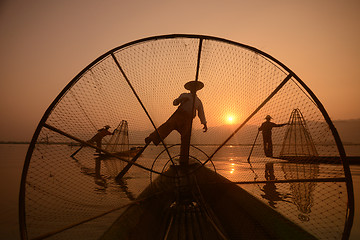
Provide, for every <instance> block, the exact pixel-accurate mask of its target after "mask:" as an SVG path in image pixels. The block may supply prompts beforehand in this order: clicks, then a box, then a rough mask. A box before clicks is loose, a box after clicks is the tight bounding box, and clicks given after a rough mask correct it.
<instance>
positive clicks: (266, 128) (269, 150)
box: [259, 115, 287, 157]
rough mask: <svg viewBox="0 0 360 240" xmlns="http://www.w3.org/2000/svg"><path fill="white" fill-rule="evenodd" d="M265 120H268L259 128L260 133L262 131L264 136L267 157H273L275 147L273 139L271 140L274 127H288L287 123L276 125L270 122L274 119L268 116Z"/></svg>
mask: <svg viewBox="0 0 360 240" xmlns="http://www.w3.org/2000/svg"><path fill="white" fill-rule="evenodd" d="M265 119H266V121H265V122H264V123H263V124H261V126H260V127H259V131H262V135H263V142H264V152H265V156H267V157H272V156H273V145H272V138H271V134H272V131H271V130H272V128H273V127H282V126H285V125H287V123H283V124H276V123H273V122H270V119H272V117H271V116H270V115H267V116H266V117H265Z"/></svg>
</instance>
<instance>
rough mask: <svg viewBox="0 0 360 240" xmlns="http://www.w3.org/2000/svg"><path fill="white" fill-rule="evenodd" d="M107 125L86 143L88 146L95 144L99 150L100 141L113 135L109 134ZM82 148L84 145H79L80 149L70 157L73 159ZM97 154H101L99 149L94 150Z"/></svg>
mask: <svg viewBox="0 0 360 240" xmlns="http://www.w3.org/2000/svg"><path fill="white" fill-rule="evenodd" d="M109 128H110V126H109V125H106V126H104V127H103V128H101V129H99V130H98V132H97V133H96V134H95V135H94V136H93V137H92V138H91V139H90V140H88V141H86V142H87V143H89V144H94V143H96V146H97V147H98V148H101V145H102V139H103V138H104V137H105V136H107V135H113V134H114V133H111V132H109ZM83 147H84V145H81V147H80V148H79V149H78V150H76V151H75V152H74V153H73V154H71V157H74V156H75V155H76V154H77V153H78V152H79V151H80V150H81V149H82V148H83ZM96 152H97V153H101V151H100V150H99V149H96Z"/></svg>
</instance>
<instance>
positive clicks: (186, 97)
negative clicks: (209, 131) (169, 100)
mask: <svg viewBox="0 0 360 240" xmlns="http://www.w3.org/2000/svg"><path fill="white" fill-rule="evenodd" d="M173 104H174V106H177V105H179V104H180V106H179V109H181V110H183V111H185V112H188V113H189V114H191V110H192V107H193V95H192V93H182V94H181V95H180V96H179V97H178V98H177V99H175V100H174V102H173ZM196 111H197V112H198V116H199V118H200V122H201V123H202V124H206V118H205V113H204V107H203V104H202V102H201V100H200V99H199V98H198V97H197V96H195V105H194V113H193V118H195V116H196Z"/></svg>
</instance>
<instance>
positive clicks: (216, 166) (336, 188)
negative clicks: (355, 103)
mask: <svg viewBox="0 0 360 240" xmlns="http://www.w3.org/2000/svg"><path fill="white" fill-rule="evenodd" d="M189 81H201V82H202V83H204V88H203V89H201V90H199V91H198V92H197V93H196V94H197V96H198V97H199V99H200V100H201V102H202V104H203V107H204V112H205V116H206V121H207V127H208V131H207V132H203V125H202V124H201V123H200V120H199V118H198V117H195V118H194V119H193V123H192V131H191V140H190V144H191V146H190V153H189V155H190V156H191V157H193V158H195V159H197V160H198V161H200V162H201V163H202V164H204V166H205V167H208V168H210V169H212V170H215V171H216V172H217V173H218V174H220V175H222V176H224V177H226V178H228V179H229V180H231V181H233V182H235V183H236V184H237V185H238V186H239V187H241V188H243V189H245V190H246V191H248V192H249V193H250V194H252V195H253V196H255V197H256V199H257V200H259V201H261V202H263V203H264V204H266V205H268V206H269V208H272V209H275V210H276V211H277V212H279V213H280V214H281V215H282V216H284V217H285V218H287V219H289V220H290V221H292V222H294V223H295V224H297V225H299V226H300V227H301V228H303V229H304V230H306V231H307V232H309V233H310V234H311V235H313V236H315V237H316V238H319V239H341V238H342V237H343V236H345V237H346V236H348V234H349V232H350V229H351V223H352V216H353V209H352V206H353V205H352V204H353V195H352V194H353V193H352V184H351V176H350V172H349V167H348V163H347V161H346V158H345V153H344V151H343V147H342V144H341V141H340V139H339V137H338V135H337V132H336V129H335V128H334V126H333V125H332V123H331V120H330V118H329V117H328V115H327V113H326V112H325V109H324V108H323V106H322V105H321V103H320V102H319V100H318V99H317V98H316V97H315V95H314V94H313V93H312V92H311V91H310V89H308V88H307V86H306V85H305V84H304V83H303V82H302V81H301V80H300V78H298V77H297V76H296V75H295V74H294V73H293V72H292V71H291V70H289V69H288V68H287V67H286V66H284V65H283V64H282V63H281V62H279V61H277V60H276V59H274V58H273V57H271V56H269V55H267V54H265V53H263V52H261V51H259V50H257V49H255V48H252V47H249V46H246V45H242V44H239V43H235V42H231V41H228V40H224V39H219V38H214V37H207V36H195V35H170V36H160V37H152V38H147V39H142V40H138V41H135V42H132V43H129V44H125V45H123V46H120V47H118V48H115V49H113V50H111V51H109V52H107V53H105V54H104V55H102V56H101V57H99V58H98V59H96V60H95V61H94V62H93V63H91V64H90V65H89V66H88V67H86V68H85V69H84V70H83V71H81V72H80V73H79V74H78V75H77V76H76V77H75V78H74V79H73V80H72V81H70V82H69V84H68V85H67V86H66V87H65V88H64V90H63V91H62V92H61V93H60V94H59V95H58V97H57V98H56V99H55V100H54V102H53V103H52V104H51V105H50V107H49V108H48V110H47V111H46V113H45V114H44V116H43V118H42V119H41V121H40V123H39V126H38V128H37V129H36V132H35V134H34V137H33V141H32V143H31V145H30V148H29V151H28V154H27V157H26V162H25V166H24V171H23V177H22V185H21V193H20V225H21V232H22V237H23V238H29V239H34V238H37V237H39V238H49V239H97V238H99V237H100V236H102V234H103V233H104V231H106V230H107V229H108V228H109V227H110V226H111V224H112V223H113V222H114V221H115V219H116V218H117V217H118V216H119V215H120V214H121V213H122V212H123V211H124V209H126V207H127V206H129V205H132V204H136V200H134V199H135V198H136V197H137V196H138V195H139V194H140V193H141V192H142V190H143V189H145V188H146V187H147V186H148V185H149V184H151V180H152V179H154V178H156V177H157V176H158V175H159V174H161V172H163V171H164V169H166V167H165V166H168V165H169V164H172V160H174V159H176V157H178V156H179V154H180V153H179V152H180V143H181V140H180V139H181V138H180V134H179V132H177V131H176V130H174V131H172V132H171V133H170V135H169V136H167V137H166V138H165V139H163V142H162V143H160V144H159V145H158V146H155V145H154V144H152V143H151V144H150V145H149V146H147V147H146V149H145V150H144V151H143V152H142V153H141V155H140V156H139V157H138V159H137V161H136V163H135V164H134V165H133V166H132V167H131V168H130V169H129V170H128V171H127V172H126V174H125V175H124V177H123V178H122V179H121V181H120V182H116V181H115V180H114V178H115V177H116V175H117V174H118V173H119V172H120V171H121V170H122V169H123V168H124V166H126V165H127V164H128V161H131V160H132V158H133V157H134V156H135V155H136V154H137V153H138V151H136V150H139V149H141V148H142V147H143V146H145V138H146V137H148V136H149V134H150V133H152V132H153V131H154V130H155V129H156V128H158V127H159V126H160V125H161V124H163V123H164V122H166V121H167V120H168V119H169V117H170V116H171V115H172V114H173V113H174V112H175V111H176V109H177V106H174V105H173V101H174V99H176V98H178V97H179V96H180V94H182V93H184V92H189V91H188V90H186V89H185V88H184V84H185V83H187V82H189ZM294 109H298V110H299V111H301V116H302V118H299V117H298V118H297V119H298V120H301V119H306V125H304V124H302V125H301V124H300V125H299V124H298V123H292V122H289V119H295V118H296V117H297V116H298V115H293V117H291V116H292V113H293V111H294ZM293 114H294V113H293ZM267 115H271V117H272V120H271V121H272V122H274V123H276V124H282V123H288V122H289V124H288V125H285V126H282V127H273V128H272V130H271V133H272V135H271V154H272V157H269V156H266V155H265V153H264V143H263V141H264V139H263V134H264V132H263V131H259V127H260V126H261V124H262V123H263V122H265V119H264V118H265V116H267ZM294 121H295V120H294ZM105 125H109V126H110V127H111V128H110V129H109V131H110V132H112V131H113V130H114V129H116V131H117V133H116V134H114V135H105V136H104V137H103V138H102V139H101V141H100V142H101V146H100V148H99V147H98V145H97V143H96V142H94V143H91V145H89V144H88V143H89V142H87V141H89V140H90V139H92V137H94V135H95V134H96V133H97V131H98V130H99V129H101V128H102V127H103V126H105ZM299 127H300V128H299ZM295 128H296V129H295ZM299 129H300V130H299ZM116 131H115V132H116ZM291 131H292V132H291ZM295 132H297V134H300V135H301V136H302V140H299V139H296V140H294V139H295V138H294V134H295ZM120 133H121V134H120ZM300 135H299V136H300ZM116 137H119V139H117V140H116V139H115V138H116ZM120 138H122V139H120ZM42 139H48V140H47V141H43V140H42ZM309 141H310V142H309ZM118 143H119V144H118ZM295 145H296V146H295ZM290 146H291V147H292V149H295V147H296V149H306V151H307V154H293V150H291V148H290ZM80 147H81V149H80V150H79V151H78V152H76V151H77V150H78V149H79V148H80ZM115 147H120V149H115ZM113 148H114V149H113ZM131 149H135V151H134V152H131ZM309 149H310V150H309ZM314 149H316V153H315V150H314ZM102 150H105V151H102ZM268 150H269V149H268ZM306 151H305V150H303V152H302V153H305V152H306ZM75 152H76V154H74V153H75ZM116 152H122V153H124V152H126V154H120V155H113V154H112V153H116ZM108 153H111V154H110V155H109V154H108ZM249 237H250V238H251V236H249Z"/></svg>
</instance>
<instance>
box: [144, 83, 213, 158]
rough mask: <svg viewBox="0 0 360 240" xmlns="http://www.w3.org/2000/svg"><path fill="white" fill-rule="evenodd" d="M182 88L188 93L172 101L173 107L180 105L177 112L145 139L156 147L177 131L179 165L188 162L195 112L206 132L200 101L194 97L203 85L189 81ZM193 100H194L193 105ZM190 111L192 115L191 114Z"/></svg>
mask: <svg viewBox="0 0 360 240" xmlns="http://www.w3.org/2000/svg"><path fill="white" fill-rule="evenodd" d="M184 87H185V89H187V90H189V91H190V92H189V93H182V94H181V95H180V96H179V97H178V98H177V99H175V100H174V102H173V105H174V106H177V105H179V104H180V106H179V107H178V108H177V110H176V111H175V112H174V113H173V114H172V115H171V117H170V118H169V119H168V120H167V121H166V122H165V123H163V124H162V125H161V126H160V127H159V128H158V129H157V131H154V132H153V133H151V134H150V135H149V136H148V137H147V138H145V142H146V143H147V144H148V143H150V142H153V143H154V144H155V145H156V146H157V145H158V144H159V143H160V142H161V139H162V140H164V139H165V138H166V137H167V136H168V135H169V134H170V133H171V132H172V131H173V130H176V131H178V132H179V133H180V135H181V147H180V164H186V163H187V162H188V157H189V147H190V135H191V125H192V119H193V118H195V117H196V111H197V112H198V117H199V118H200V122H201V124H203V125H204V127H203V129H204V132H206V131H207V125H206V118H205V113H204V108H203V105H202V102H201V100H200V99H199V98H198V97H197V96H196V92H197V91H199V90H200V89H202V88H203V87H204V84H203V83H202V82H200V81H190V82H187V83H186V84H185V85H184ZM193 99H195V103H194V102H193ZM192 110H193V113H191V111H192Z"/></svg>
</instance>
